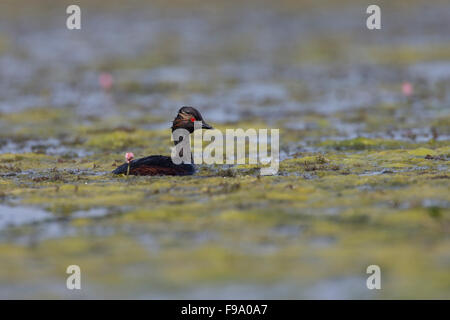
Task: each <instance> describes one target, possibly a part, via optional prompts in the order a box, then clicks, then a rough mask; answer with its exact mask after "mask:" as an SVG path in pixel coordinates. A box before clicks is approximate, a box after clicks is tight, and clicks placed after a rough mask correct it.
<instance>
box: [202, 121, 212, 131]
mask: <svg viewBox="0 0 450 320" xmlns="http://www.w3.org/2000/svg"><path fill="white" fill-rule="evenodd" d="M202 129H214V128H213V127H212V126H210V125H209V124H207V123H206V122H205V121H202Z"/></svg>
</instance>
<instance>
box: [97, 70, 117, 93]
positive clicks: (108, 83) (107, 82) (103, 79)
mask: <svg viewBox="0 0 450 320" xmlns="http://www.w3.org/2000/svg"><path fill="white" fill-rule="evenodd" d="M113 81H114V79H113V76H112V75H111V74H110V73H107V72H103V73H101V74H100V76H99V77H98V82H99V84H100V87H102V89H103V90H105V91H108V90H110V89H111V87H112V85H113Z"/></svg>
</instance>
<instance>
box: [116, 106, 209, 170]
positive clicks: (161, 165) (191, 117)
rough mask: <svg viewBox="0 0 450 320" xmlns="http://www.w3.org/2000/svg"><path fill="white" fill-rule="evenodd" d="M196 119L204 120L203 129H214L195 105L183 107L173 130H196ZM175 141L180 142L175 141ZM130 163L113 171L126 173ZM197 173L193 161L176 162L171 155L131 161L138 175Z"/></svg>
mask: <svg viewBox="0 0 450 320" xmlns="http://www.w3.org/2000/svg"><path fill="white" fill-rule="evenodd" d="M194 121H201V122H202V129H212V127H211V126H210V125H209V124H207V123H206V122H205V121H204V120H203V117H202V115H201V114H200V112H199V111H198V110H197V109H195V108H193V107H182V108H181V109H180V110H179V111H178V114H177V116H176V117H175V119H174V120H173V122H172V132H173V131H175V130H176V129H180V128H181V129H186V130H187V131H188V132H189V133H192V132H194ZM174 143H175V144H176V143H178V142H176V141H174ZM127 169H128V163H124V164H122V165H120V166H119V167H117V169H116V170H114V171H113V172H112V173H114V174H126V173H127ZM194 173H195V165H194V164H192V163H181V164H174V163H173V162H172V159H171V158H170V157H166V156H160V155H157V156H149V157H145V158H140V159H137V160H132V161H131V162H130V174H131V175H137V176H157V175H169V176H186V175H192V174H194Z"/></svg>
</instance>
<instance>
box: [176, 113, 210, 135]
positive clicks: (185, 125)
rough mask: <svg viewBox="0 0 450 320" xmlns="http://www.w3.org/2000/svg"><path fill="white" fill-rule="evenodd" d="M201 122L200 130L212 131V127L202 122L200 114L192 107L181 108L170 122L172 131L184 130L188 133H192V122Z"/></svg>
mask: <svg viewBox="0 0 450 320" xmlns="http://www.w3.org/2000/svg"><path fill="white" fill-rule="evenodd" d="M195 121H201V123H202V129H213V127H212V126H210V125H209V124H207V123H206V122H205V120H203V117H202V115H201V114H200V112H199V111H198V110H197V109H195V108H193V107H182V108H181V109H180V110H178V114H177V116H176V117H175V119H174V120H173V122H172V131H174V130H176V129H180V128H182V129H186V130H187V131H189V133H192V132H194V122H195Z"/></svg>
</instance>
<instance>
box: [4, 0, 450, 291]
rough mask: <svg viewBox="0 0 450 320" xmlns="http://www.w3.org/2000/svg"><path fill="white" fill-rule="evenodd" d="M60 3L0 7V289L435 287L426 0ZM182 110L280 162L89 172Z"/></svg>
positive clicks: (157, 143) (443, 43)
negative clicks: (74, 275)
mask: <svg viewBox="0 0 450 320" xmlns="http://www.w3.org/2000/svg"><path fill="white" fill-rule="evenodd" d="M70 4H75V3H72V2H71V1H44V0H39V1H32V2H31V1H22V0H16V1H12V0H11V1H10V0H2V1H1V3H0V298H219V299H220V298H236V299H241V298H244V299H245V298H251V299H254V298H272V299H279V298H338V299H347V298H368V299H369V298H379V297H383V298H450V274H449V272H448V270H449V266H450V255H449V252H450V239H449V236H448V234H449V233H448V231H449V225H450V222H449V221H450V220H449V204H450V199H449V196H448V186H449V184H448V177H449V176H448V155H449V153H450V149H449V137H450V112H449V111H450V93H449V89H450V33H449V30H450V3H449V2H448V1H439V0H435V1H425V0H408V1H406V0H404V1H403V0H395V1H376V3H375V2H371V1H356V0H344V1H331V0H330V1H327V0H320V1H303V0H301V1H300V0H295V1H294V0H281V1H276V2H274V1H264V0H262V1H256V0H250V1H196V0H175V1H134V0H132V1H95V0H94V1H92V0H91V1H77V2H76V4H77V5H79V6H80V7H81V12H82V13H81V27H82V28H81V30H68V29H67V28H66V19H67V17H68V14H66V8H67V6H68V5H70ZM370 4H378V5H379V6H380V7H381V12H382V14H381V25H382V29H381V30H373V31H371V30H368V29H367V28H366V19H367V17H368V14H366V8H367V7H368V6H369V5H370ZM183 105H192V106H196V107H198V109H199V110H200V111H201V112H202V114H203V116H204V118H205V120H206V121H207V122H208V123H210V124H212V125H213V126H214V127H217V128H219V129H225V128H249V127H252V128H280V129H281V134H280V146H281V160H282V162H281V164H280V174H279V175H278V176H274V177H258V175H257V172H258V170H255V166H201V167H200V171H199V173H198V175H197V176H194V177H183V178H180V177H178V178H177V177H175V178H174V177H151V178H147V177H140V178H131V179H129V180H126V179H125V178H123V177H122V178H120V177H119V178H118V177H114V176H112V175H110V174H109V172H110V171H111V170H113V169H114V168H115V167H116V166H117V165H118V164H120V163H122V162H124V158H123V155H124V153H125V152H127V151H132V152H134V154H135V155H136V156H137V157H140V156H145V155H151V154H166V155H169V154H170V146H171V142H170V131H169V128H170V122H171V121H172V120H173V118H174V117H175V115H176V112H177V110H178V109H179V108H180V107H181V106H183ZM256 169H258V168H256ZM70 264H77V265H79V266H80V267H81V272H82V290H74V291H70V290H67V289H66V287H65V279H66V276H67V275H66V274H65V268H66V267H67V266H68V265H70ZM371 264H377V265H380V267H381V270H382V274H383V281H382V288H383V290H381V291H380V290H378V291H377V290H372V291H370V290H367V288H366V277H367V276H368V275H366V273H365V271H366V267H367V266H368V265H371ZM375 291H376V292H375Z"/></svg>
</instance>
